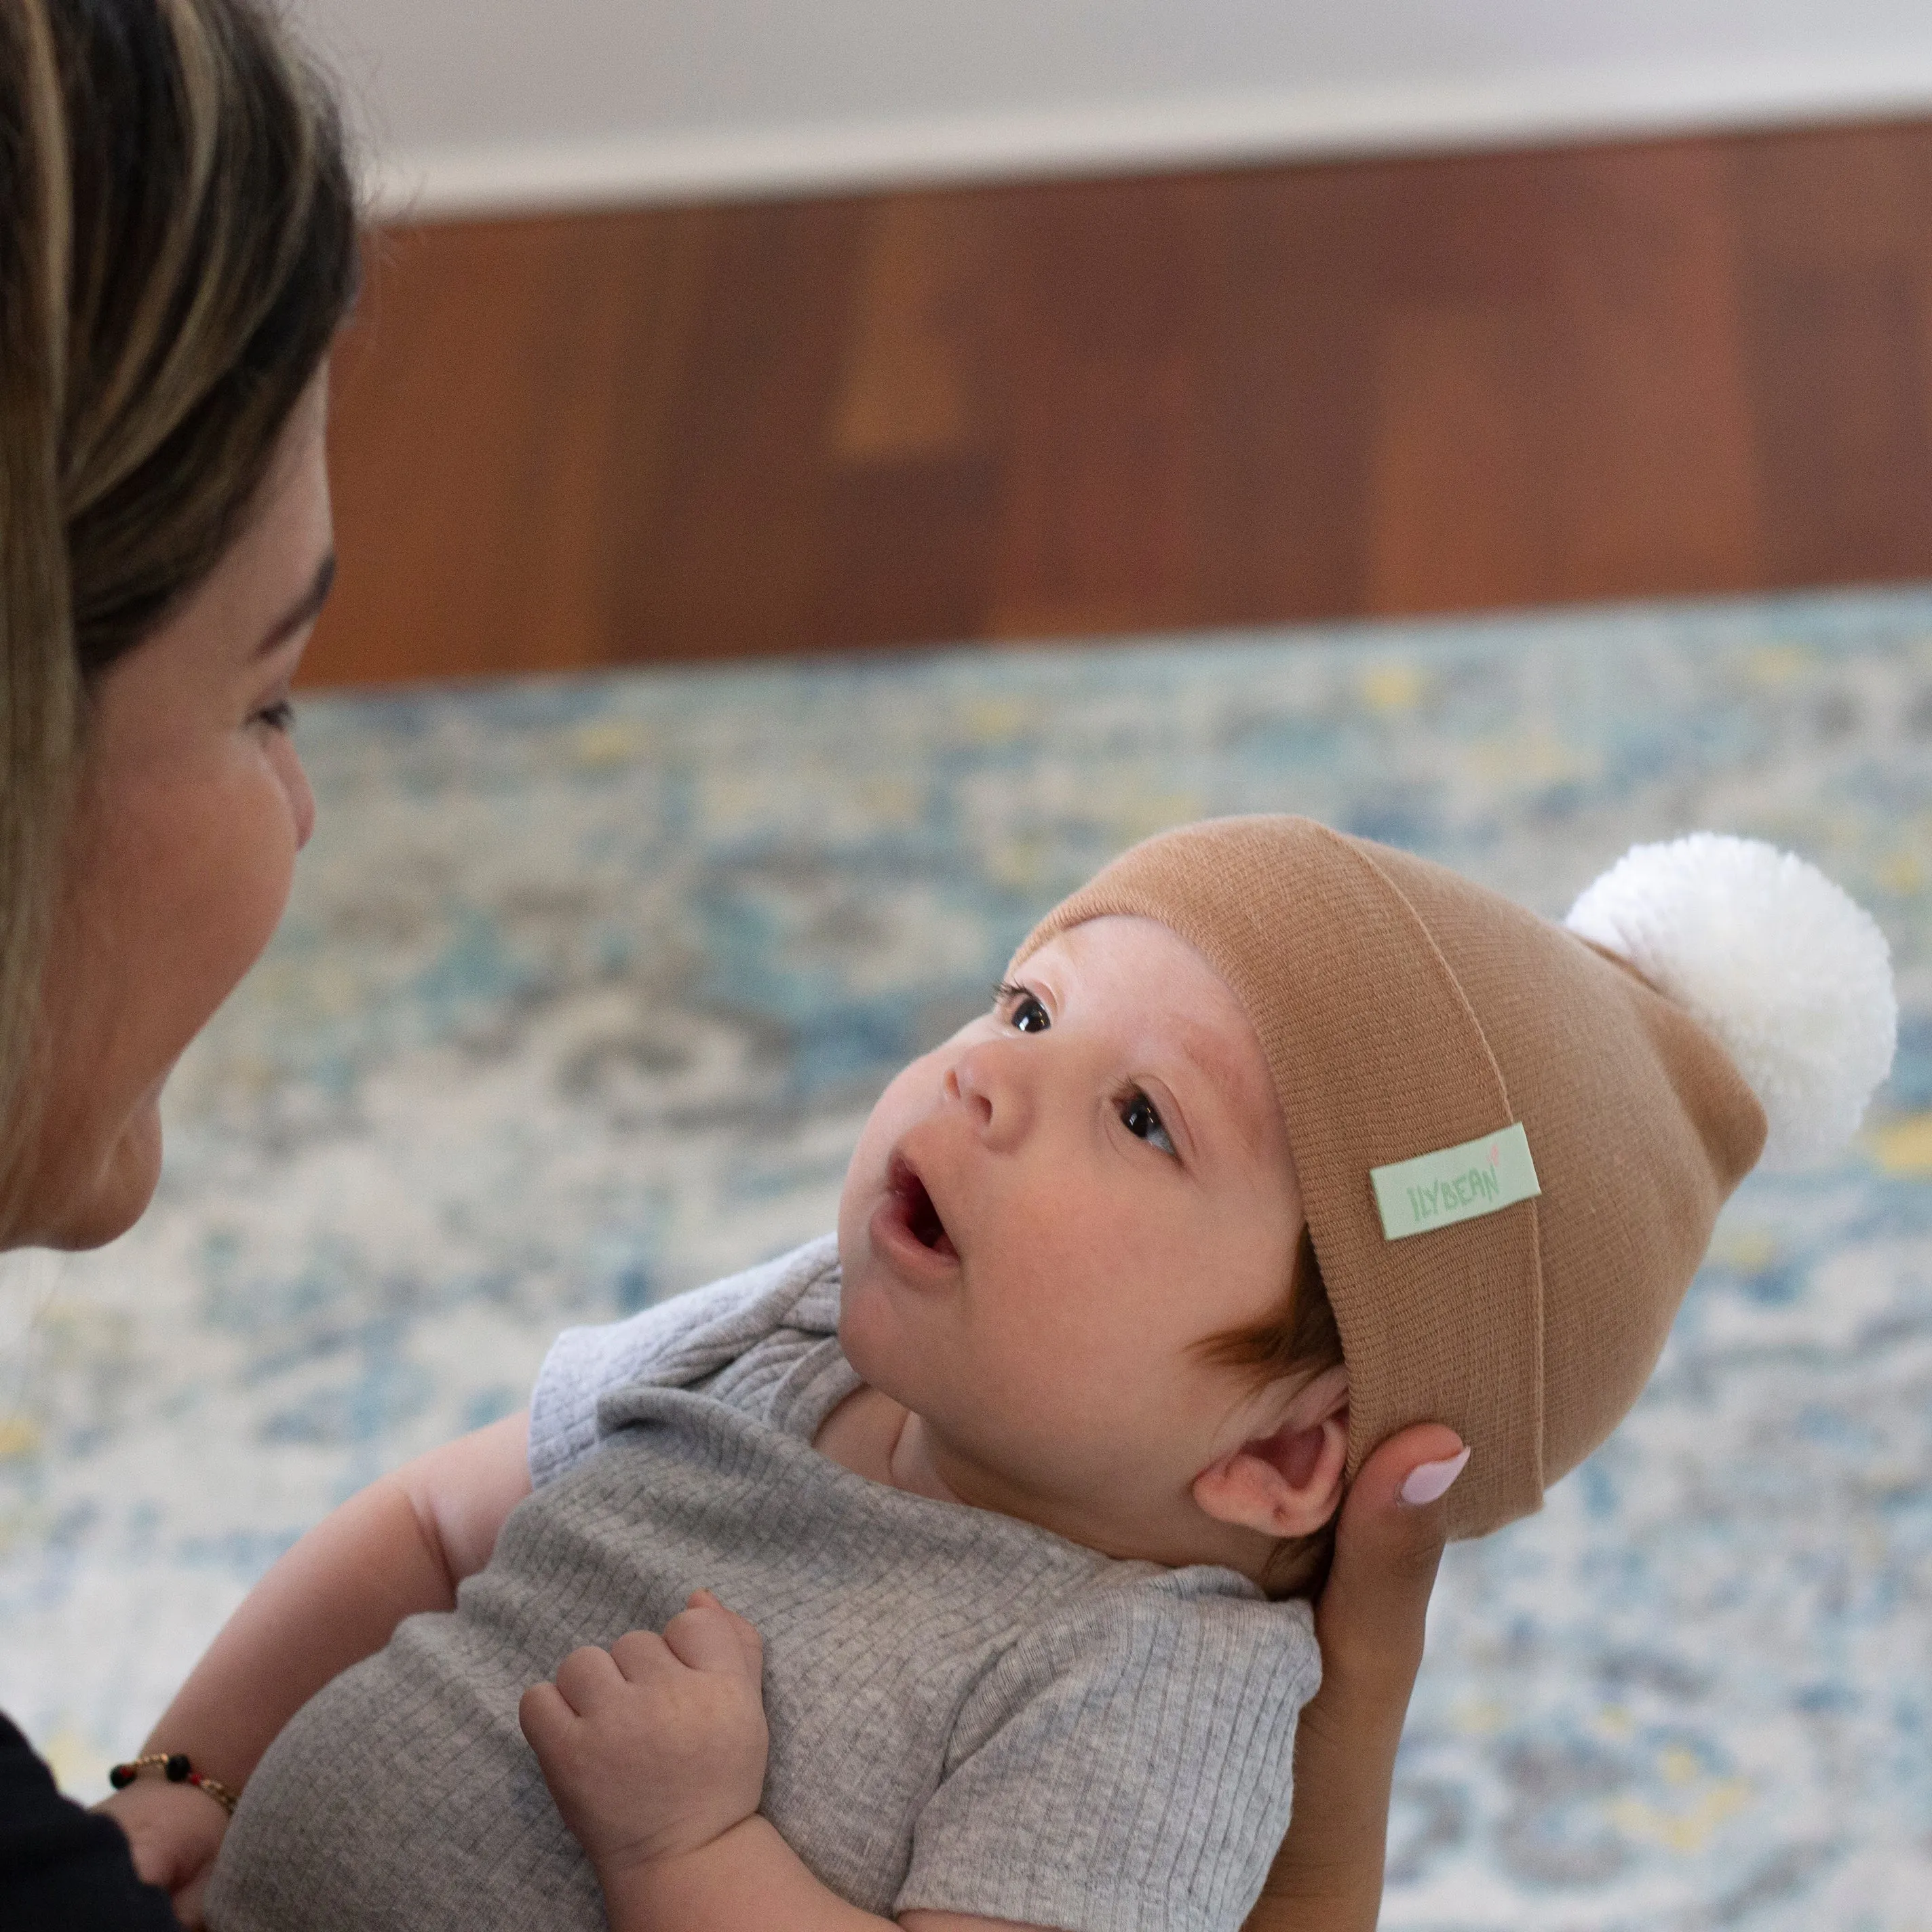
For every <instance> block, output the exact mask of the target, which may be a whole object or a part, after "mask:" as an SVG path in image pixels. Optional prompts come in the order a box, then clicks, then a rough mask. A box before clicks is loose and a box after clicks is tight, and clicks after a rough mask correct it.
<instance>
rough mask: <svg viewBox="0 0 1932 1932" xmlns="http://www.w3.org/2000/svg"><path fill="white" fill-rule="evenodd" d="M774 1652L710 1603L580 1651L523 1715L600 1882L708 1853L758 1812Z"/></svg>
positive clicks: (698, 1601)
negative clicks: (768, 1670)
mask: <svg viewBox="0 0 1932 1932" xmlns="http://www.w3.org/2000/svg"><path fill="white" fill-rule="evenodd" d="M763 1670H764V1646H763V1643H761V1642H760V1640H759V1637H758V1634H757V1631H755V1630H754V1629H753V1628H751V1625H749V1624H748V1623H747V1622H745V1619H743V1618H742V1617H741V1616H736V1615H734V1614H733V1613H732V1612H731V1611H730V1610H727V1609H726V1608H725V1607H724V1605H723V1604H721V1603H720V1602H719V1601H718V1599H717V1598H715V1597H714V1596H713V1595H712V1594H711V1593H710V1592H709V1591H708V1590H700V1591H697V1592H695V1593H694V1595H693V1596H692V1597H691V1600H690V1602H689V1604H688V1605H687V1607H685V1609H684V1610H682V1612H680V1613H679V1615H677V1616H675V1617H673V1618H672V1619H671V1620H670V1622H669V1623H667V1625H665V1626H664V1634H663V1635H662V1636H661V1637H660V1636H658V1634H656V1633H655V1631H631V1633H630V1634H629V1635H628V1636H626V1637H619V1639H618V1640H617V1641H616V1643H613V1645H612V1646H610V1649H608V1650H607V1651H606V1650H599V1649H596V1648H595V1646H591V1647H589V1648H586V1649H583V1650H574V1651H572V1652H571V1654H570V1655H568V1657H566V1658H565V1659H564V1661H563V1663H562V1666H561V1667H560V1668H559V1670H558V1671H557V1673H556V1682H555V1683H554V1684H537V1685H532V1686H531V1688H529V1690H528V1691H525V1692H524V1693H523V1703H522V1705H521V1706H520V1708H519V1709H518V1712H517V1718H518V1721H519V1722H520V1724H522V1726H523V1736H525V1737H526V1738H527V1739H529V1744H530V1748H531V1749H532V1751H535V1753H536V1754H537V1763H538V1765H540V1766H541V1767H542V1770H543V1775H544V1782H545V1783H546V1784H548V1786H549V1787H550V1796H552V1797H553V1798H554V1799H556V1808H557V1810H558V1811H560V1812H561V1813H562V1814H563V1821H564V1823H565V1824H566V1825H568V1826H569V1827H570V1829H571V1832H572V1833H573V1834H574V1836H575V1838H576V1839H577V1843H580V1845H582V1846H583V1849H585V1851H586V1852H588V1853H589V1855H590V1858H591V1861H592V1864H595V1866H596V1867H598V1871H599V1872H600V1873H604V1872H607V1871H609V1870H623V1869H627V1868H628V1867H631V1866H634V1865H637V1864H643V1863H646V1862H647V1861H649V1860H651V1859H653V1858H667V1857H671V1856H674V1855H676V1854H677V1853H679V1852H688V1851H695V1850H697V1849H698V1847H700V1846H703V1845H707V1844H709V1843H710V1842H711V1841H712V1839H713V1838H717V1837H718V1836H719V1835H721V1834H722V1833H724V1832H728V1831H729V1830H730V1829H731V1827H732V1826H733V1825H736V1824H737V1823H739V1822H740V1821H741V1820H744V1819H746V1818H748V1817H750V1816H751V1814H752V1813H753V1812H754V1811H757V1808H758V1800H759V1799H760V1796H762V1795H763V1791H764V1784H765V1756H766V1748H767V1745H768V1742H769V1740H768V1738H767V1734H766V1729H765V1706H764V1698H763V1691H762V1689H761V1683H762V1679H763Z"/></svg>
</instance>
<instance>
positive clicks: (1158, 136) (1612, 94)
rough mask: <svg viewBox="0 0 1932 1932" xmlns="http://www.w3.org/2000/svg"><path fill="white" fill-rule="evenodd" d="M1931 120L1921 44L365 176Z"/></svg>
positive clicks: (430, 199)
mask: <svg viewBox="0 0 1932 1932" xmlns="http://www.w3.org/2000/svg"><path fill="white" fill-rule="evenodd" d="M1925 113H1932V39H1927V40H1924V41H1923V42H1921V43H1916V44H1914V45H1912V46H1906V47H1902V48H1897V49H1889V50H1887V51H1886V52H1885V53H1883V54H1882V55H1881V54H1877V53H1871V52H1865V53H1861V54H1859V55H1855V56H1852V55H1846V56H1841V57H1838V58H1833V59H1829V60H1822V61H1814V60H1805V61H1800V60H1798V59H1796V58H1781V59H1778V60H1770V61H1767V60H1765V59H1763V58H1759V59H1757V60H1756V61H1749V62H1747V61H1740V62H1737V63H1736V64H1735V65H1727V66H1724V67H1706V68H1697V69H1691V68H1682V69H1679V70H1676V71H1664V70H1660V69H1656V68H1646V69H1641V70H1631V71H1603V70H1601V69H1598V70H1578V71H1571V72H1567V73H1541V74H1520V75H1517V76H1511V77H1499V78H1496V79H1492V80H1483V81H1477V80H1445V81H1442V82H1439V83H1416V84H1411V85H1404V86H1390V87H1380V88H1357V89H1349V90H1342V89H1327V90H1310V91H1306V92H1293V91H1288V90H1283V91H1278V92H1259V91H1257V92H1252V93H1247V94H1241V95H1218V96H1214V97H1208V98H1193V99H1173V100H1166V101H1163V100H1160V99H1151V100H1148V101H1103V102H1086V103H1082V102H1074V103H1071V104H1068V105H1067V106H1066V107H1055V108H1052V109H1046V108H1040V107H1028V108H1026V109H1024V110H989V111H987V112H986V113H977V114H970V115H947V116H943V117H942V116H937V115H935V116H931V117H927V118H916V119H907V120H903V121H883V120H880V121H844V122H840V121H823V122H813V123H806V124H799V125H795V126H791V127H769V126H767V127H724V128H715V129H692V130H682V131H680V130H671V131H658V132H651V131H648V130H642V131H640V132H638V133H634V134H624V135H620V136H607V137H600V138H596V139H583V140H578V141H568V142H565V141H546V142H533V141H526V142H503V143H501V144H496V145H478V146H470V147H460V148H459V147H450V148H425V149H422V150H420V151H416V152H413V153H403V154H396V155H394V156H392V157H387V158H380V159H379V160H378V161H377V165H376V166H375V168H374V170H373V178H372V181H371V190H372V195H373V199H374V205H375V210H376V211H377V214H379V215H380V216H382V217H385V218H388V219H392V220H395V219H403V220H407V219H412V218H413V219H420V220H431V219H435V218H437V217H458V216H464V215H481V214H513V213H522V212H536V211H544V210H557V211H562V210H568V209H571V208H593V207H599V206H611V205H622V204H626V203H631V204H643V203H650V202H677V201H692V200H712V199H735V198H742V197H749V196H767V195H787V194H790V195H799V194H814V193H837V192H840V191H850V190H862V189H868V188H885V187H901V186H914V185H924V184H944V183H947V182H970V181H990V180H997V179H1001V178H1019V177H1025V176H1029V175H1033V176H1050V175H1085V174H1124V173H1135V172H1153V171H1157V170H1160V169H1170V168H1181V167H1199V166H1235V165H1239V164H1241V163H1247V162H1259V161H1270V160H1296V159H1309V160H1315V159H1320V158H1322V157H1340V156H1344V155H1361V154H1400V153H1406V152H1412V151H1418V150H1430V149H1440V150H1455V149H1468V148H1503V147H1515V146H1532V145H1545V144H1552V143H1556V142H1575V141H1588V140H1603V139H1639V138H1642V137H1643V136H1653V135H1659V134H1668V133H1688V132H1694V131H1702V130H1723V129H1734V128H1739V127H1754V126H1763V127H1775V126H1780V125H1790V124H1802V123H1805V122H1808V121H1819V122H1824V121H1842V120H1856V119H1866V118H1888V117H1891V116H1903V115H1920V114H1925Z"/></svg>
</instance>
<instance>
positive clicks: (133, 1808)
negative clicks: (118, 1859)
mask: <svg viewBox="0 0 1932 1932" xmlns="http://www.w3.org/2000/svg"><path fill="white" fill-rule="evenodd" d="M95 1810H96V1811H104V1812H106V1813H107V1815H108V1817H110V1818H112V1819H113V1820H114V1822H115V1824H117V1825H118V1826H120V1827H121V1830H122V1831H124V1832H126V1833H127V1843H128V1846H129V1849H130V1850H131V1851H132V1852H133V1854H134V1869H135V1870H136V1872H138V1873H139V1874H140V1876H142V1878H143V1879H145V1880H146V1881H147V1882H148V1884H150V1885H160V1887H161V1888H163V1890H164V1891H166V1892H167V1894H169V1897H171V1898H172V1900H174V1907H175V1917H176V1918H178V1919H179V1920H180V1921H181V1923H182V1924H183V1925H184V1926H186V1927H188V1928H189V1932H195V1928H196V1927H199V1925H200V1924H201V1900H202V1894H203V1893H204V1892H205V1891H207V1889H208V1875H209V1873H211V1872H212V1871H213V1870H214V1855H215V1853H216V1852H218V1851H220V1849H221V1841H222V1840H223V1838H225V1837H226V1835H227V1832H228V1814H227V1813H226V1811H223V1809H222V1808H221V1807H220V1805H217V1803H216V1802H214V1799H211V1797H209V1796H208V1793H206V1792H205V1791H197V1790H195V1789H194V1787H193V1786H192V1785H188V1784H169V1783H168V1782H167V1781H166V1780H165V1779H164V1778H136V1779H135V1781H134V1782H133V1784H130V1785H129V1786H128V1787H127V1788H126V1789H125V1790H121V1791H117V1792H115V1794H114V1796H113V1797H112V1798H110V1799H106V1800H105V1801H104V1802H102V1803H101V1804H99V1805H96V1806H95Z"/></svg>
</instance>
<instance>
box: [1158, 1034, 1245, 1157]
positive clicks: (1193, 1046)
mask: <svg viewBox="0 0 1932 1932" xmlns="http://www.w3.org/2000/svg"><path fill="white" fill-rule="evenodd" d="M1175 1046H1176V1047H1177V1048H1178V1049H1179V1051H1180V1052H1181V1057H1182V1058H1183V1059H1184V1060H1185V1061H1187V1063H1188V1064H1189V1065H1190V1067H1193V1069H1194V1070H1195V1072H1196V1073H1198V1074H1199V1076H1201V1080H1202V1085H1204V1086H1205V1087H1206V1088H1208V1091H1210V1093H1211V1094H1214V1096H1215V1097H1217V1098H1218V1099H1220V1100H1222V1101H1223V1102H1224V1103H1227V1104H1224V1105H1223V1106H1221V1107H1220V1108H1218V1109H1216V1110H1215V1115H1216V1117H1217V1118H1220V1119H1223V1120H1226V1121H1227V1122H1228V1123H1229V1126H1230V1127H1231V1128H1232V1130H1233V1131H1234V1133H1235V1134H1236V1135H1237V1136H1238V1137H1239V1139H1240V1140H1241V1145H1243V1146H1244V1148H1247V1151H1249V1153H1250V1154H1259V1152H1260V1151H1261V1134H1260V1132H1259V1127H1258V1124H1257V1123H1256V1121H1255V1119H1254V1117H1253V1116H1254V1110H1253V1108H1252V1107H1250V1106H1247V1105H1246V1104H1245V1102H1246V1100H1247V1089H1248V1086H1249V1082H1248V1081H1247V1079H1246V1078H1245V1077H1244V1076H1245V1075H1246V1072H1247V1069H1246V1067H1244V1065H1243V1064H1242V1063H1241V1062H1239V1061H1236V1060H1235V1059H1233V1058H1231V1057H1230V1055H1229V1052H1228V1049H1227V1047H1226V1044H1225V1043H1223V1041H1222V1040H1220V1039H1219V1038H1218V1037H1216V1035H1214V1034H1212V1033H1211V1032H1209V1031H1208V1030H1207V1029H1206V1028H1203V1027H1198V1026H1185V1027H1182V1028H1179V1029H1178V1030H1177V1031H1176V1033H1175Z"/></svg>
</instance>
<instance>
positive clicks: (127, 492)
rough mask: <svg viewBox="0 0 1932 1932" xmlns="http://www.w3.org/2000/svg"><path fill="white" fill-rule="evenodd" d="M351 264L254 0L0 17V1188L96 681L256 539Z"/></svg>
mask: <svg viewBox="0 0 1932 1932" xmlns="http://www.w3.org/2000/svg"><path fill="white" fill-rule="evenodd" d="M357 273H358V257H357V249H356V196H355V191H354V187H353V181H352V177H351V174H350V167H349V164H348V160H347V154H346V151H345V147H344V137H343V133H342V128H341V121H340V120H339V118H338V114H337V112H336V110H335V106H334V104H333V102H332V98H331V96H330V94H329V90H328V89H327V87H326V86H325V85H324V84H323V83H322V82H321V80H320V79H319V78H318V77H317V74H316V72H315V71H314V68H312V67H311V66H310V65H309V64H308V62H307V61H306V60H305V58H304V57H303V56H302V55H301V54H300V53H299V52H298V51H297V49H296V48H295V47H294V46H293V45H292V43H290V40H288V38H287V36H286V34H285V33H284V31H283V29H282V28H281V26H280V24H279V23H278V21H277V20H275V17H273V16H272V14H270V13H269V11H268V10H266V7H265V6H263V5H261V4H259V0H6V4H5V5H4V6H0V1190H4V1192H0V1199H4V1193H5V1192H10V1191H11V1188H12V1186H13V1184H17V1180H18V1175H17V1172H16V1170H17V1166H18V1164H19V1163H20V1160H21V1157H22V1156H23V1152H24V1151H25V1149H26V1146H27V1145H28V1143H29V1142H30V1140H31V1132H32V1127H33V1118H34V1095H33V1091H32V1090H33V1087H34V1079H33V1077H32V1076H33V1067H34V1059H35V1054H36V1044H37V1039H38V1037H39V1035H38V1028H39V1015H40V975H41V971H42V968H43V961H44V957H45V953H46V944H47V938H48V932H49V925H50V922H51V919H52V914H53V910H54V906H55V897H56V893H57V891H58V881H59V877H60V868H61V864H62V850H63V845H64V841H65V836H66V833H67V830H68V821H69V816H70V811H71V805H72V802H73V799H74V796H75V788H76V782H77V772H78V769H79V766H80V757H81V753H82V749H83V742H84V735H85V730H86V707H87V696H88V691H89V686H90V685H91V683H92V681H93V680H94V679H97V678H98V676H100V675H101V673H102V672H104V670H107V667H109V666H110V664H113V662H114V661H115V659H116V658H119V657H120V656H121V655H123V654H124V652H127V651H129V650H130V649H133V647H134V646H136V645H137V644H139V643H140V642H141V641H142V639H143V638H144V637H147V636H148V634H150V633H151V632H152V631H154V629H155V628H156V627H157V625H159V624H160V622H162V621H163V619H165V618H166V616H168V615H169V613H171V611H172V610H173V609H174V608H175V606H177V605H178V604H179V603H180V601H181V600H182V598H184V597H185V596H186V595H187V594H188V593H189V592H191V591H192V590H193V589H195V588H196V586H197V585H199V583H201V581H202V580H203V579H204V578H205V577H206V576H207V575H208V572H209V571H211V569H212V568H214V565H215V564H216V563H217V562H218V561H219V559H220V557H221V556H223V553H225V552H226V550H227V549H228V548H229V546H230V545H231V544H233V541H235V539H236V537H237V536H238V535H239V534H240V533H241V530H242V526H243V524H244V523H245V520H246V519H247V517H248V515H249V514H250V511H251V509H252V508H253V507H254V504H255V502H256V499H257V496H258V495H259V493H260V489H261V487H262V485H263V481H264V480H265V478H266V475H267V473H268V472H269V467H270V465H271V463H272V460H273V458H274V457H275V452H276V449H277V447H278V444H279V443H280V441H281V434H282V431H283V430H284V428H285V426H286V425H287V422H288V421H289V419H290V416H291V415H292V414H293V411H294V409H295V406H296V403H297V402H298V401H299V399H300V398H301V397H302V395H303V394H304V392H305V391H306V390H307V389H308V386H309V385H310V383H311V380H313V378H314V376H315V374H316V373H317V371H318V370H319V368H320V366H321V365H322V362H323V359H324V358H325V356H326V355H327V353H328V350H329V344H330V343H331V341H332V340H333V338H334V337H335V332H336V331H337V329H338V327H339V326H341V323H342V320H343V319H344V317H345V316H346V314H347V312H348V310H349V308H350V304H351V303H352V302H353V299H354V296H355V291H356V279H357Z"/></svg>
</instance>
